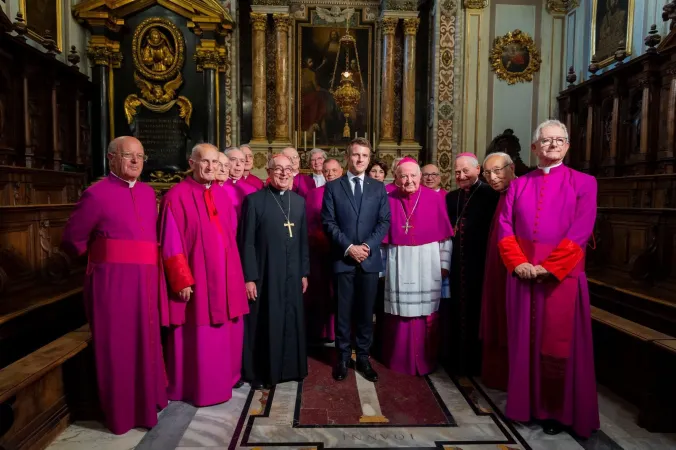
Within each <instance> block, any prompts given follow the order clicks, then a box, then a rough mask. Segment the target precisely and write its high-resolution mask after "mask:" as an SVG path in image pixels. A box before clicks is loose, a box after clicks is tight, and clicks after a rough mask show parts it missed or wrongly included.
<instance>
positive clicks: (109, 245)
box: [89, 237, 159, 265]
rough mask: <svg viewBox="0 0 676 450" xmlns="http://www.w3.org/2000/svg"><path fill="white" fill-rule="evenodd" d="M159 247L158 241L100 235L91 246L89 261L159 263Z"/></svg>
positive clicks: (95, 262)
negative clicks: (110, 237) (107, 237)
mask: <svg viewBox="0 0 676 450" xmlns="http://www.w3.org/2000/svg"><path fill="white" fill-rule="evenodd" d="M158 247H159V246H158V244H157V242H149V241H132V240H127V239H106V238H102V237H98V238H96V240H94V242H93V243H92V245H91V247H90V248H89V262H90V263H94V264H99V263H112V264H147V265H157V261H158V254H159V252H158Z"/></svg>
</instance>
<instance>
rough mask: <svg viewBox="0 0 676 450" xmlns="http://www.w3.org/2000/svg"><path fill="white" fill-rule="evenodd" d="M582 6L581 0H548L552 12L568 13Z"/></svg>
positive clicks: (549, 9)
mask: <svg viewBox="0 0 676 450" xmlns="http://www.w3.org/2000/svg"><path fill="white" fill-rule="evenodd" d="M578 6H580V0H547V11H549V13H550V14H566V13H568V12H569V11H572V10H574V9H575V8H577V7H578Z"/></svg>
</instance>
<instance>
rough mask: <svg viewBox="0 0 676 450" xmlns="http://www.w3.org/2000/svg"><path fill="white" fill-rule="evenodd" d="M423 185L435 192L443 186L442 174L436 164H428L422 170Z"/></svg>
mask: <svg viewBox="0 0 676 450" xmlns="http://www.w3.org/2000/svg"><path fill="white" fill-rule="evenodd" d="M422 184H423V185H424V186H427V187H428V188H430V189H434V190H435V191H436V190H437V189H439V186H441V173H440V172H439V168H438V167H437V166H435V165H434V164H427V165H426V166H423V168H422Z"/></svg>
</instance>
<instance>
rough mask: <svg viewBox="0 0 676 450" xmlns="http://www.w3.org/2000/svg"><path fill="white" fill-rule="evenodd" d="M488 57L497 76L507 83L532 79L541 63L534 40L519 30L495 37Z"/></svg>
mask: <svg viewBox="0 0 676 450" xmlns="http://www.w3.org/2000/svg"><path fill="white" fill-rule="evenodd" d="M490 59H491V66H492V67H493V71H494V72H495V74H496V75H497V77H498V78H499V79H501V80H505V81H507V84H514V83H523V82H527V81H533V75H534V74H535V73H536V72H538V71H539V70H540V64H541V63H542V60H541V59H540V52H538V49H537V48H536V47H535V42H533V39H532V38H531V37H530V36H529V35H528V33H524V32H523V31H521V30H514V31H510V32H509V33H507V34H505V35H504V36H499V37H497V38H495V41H494V42H493V49H492V50H491V56H490Z"/></svg>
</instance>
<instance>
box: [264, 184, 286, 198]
mask: <svg viewBox="0 0 676 450" xmlns="http://www.w3.org/2000/svg"><path fill="white" fill-rule="evenodd" d="M268 189H270V192H272V193H273V194H275V195H284V193H285V192H286V191H282V190H281V189H277V188H276V187H274V186H273V185H272V184H269V185H268Z"/></svg>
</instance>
